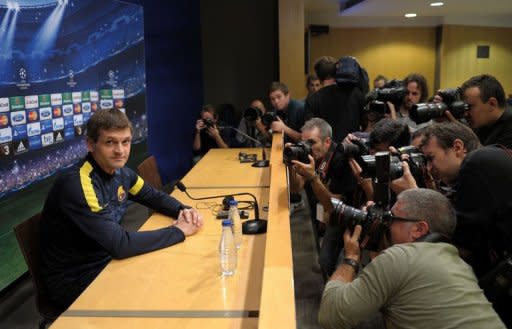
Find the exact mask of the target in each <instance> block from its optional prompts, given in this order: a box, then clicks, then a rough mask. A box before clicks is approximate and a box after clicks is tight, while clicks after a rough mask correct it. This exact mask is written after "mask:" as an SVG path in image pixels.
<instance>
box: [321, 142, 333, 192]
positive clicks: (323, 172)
mask: <svg viewBox="0 0 512 329" xmlns="http://www.w3.org/2000/svg"><path fill="white" fill-rule="evenodd" d="M336 147H337V144H336V143H335V142H332V143H331V146H330V147H329V150H328V151H327V154H326V155H325V156H324V158H323V159H322V161H320V163H319V164H318V167H317V168H316V171H317V173H318V175H319V176H320V180H321V181H322V182H323V183H325V181H326V178H327V172H328V171H329V165H330V164H331V160H332V157H333V156H334V153H335V152H336Z"/></svg>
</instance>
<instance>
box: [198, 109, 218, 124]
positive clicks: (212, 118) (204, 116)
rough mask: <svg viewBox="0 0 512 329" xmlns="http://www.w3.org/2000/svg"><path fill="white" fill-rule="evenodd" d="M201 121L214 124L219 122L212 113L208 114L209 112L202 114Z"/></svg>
mask: <svg viewBox="0 0 512 329" xmlns="http://www.w3.org/2000/svg"><path fill="white" fill-rule="evenodd" d="M201 119H203V120H209V121H211V122H213V123H215V122H217V120H216V119H215V116H214V115H213V114H212V113H211V112H207V111H203V112H202V113H201Z"/></svg>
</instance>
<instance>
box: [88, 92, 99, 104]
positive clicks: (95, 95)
mask: <svg viewBox="0 0 512 329" xmlns="http://www.w3.org/2000/svg"><path fill="white" fill-rule="evenodd" d="M90 96H91V102H97V101H99V100H100V97H99V94H98V92H97V91H94V90H93V91H91V92H90Z"/></svg>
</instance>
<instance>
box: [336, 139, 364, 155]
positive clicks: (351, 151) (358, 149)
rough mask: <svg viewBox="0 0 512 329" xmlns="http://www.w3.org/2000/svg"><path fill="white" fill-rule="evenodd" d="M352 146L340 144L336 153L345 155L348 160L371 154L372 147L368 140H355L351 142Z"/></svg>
mask: <svg viewBox="0 0 512 329" xmlns="http://www.w3.org/2000/svg"><path fill="white" fill-rule="evenodd" d="M351 142H352V144H344V143H339V144H338V145H337V146H336V151H337V152H339V153H341V154H343V155H344V156H345V157H347V158H355V157H359V156H363V155H367V154H369V153H370V147H369V146H368V140H366V139H355V140H352V141H351Z"/></svg>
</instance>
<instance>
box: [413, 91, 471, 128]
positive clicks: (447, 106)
mask: <svg viewBox="0 0 512 329" xmlns="http://www.w3.org/2000/svg"><path fill="white" fill-rule="evenodd" d="M437 94H438V95H439V96H441V97H442V98H443V102H442V103H421V104H416V105H414V106H413V107H412V109H411V110H410V112H409V116H410V117H411V119H412V120H414V122H416V123H423V122H427V121H429V120H430V119H435V118H440V117H442V116H444V112H445V111H450V113H451V114H452V115H453V116H454V117H455V118H456V119H461V118H462V117H463V116H464V113H465V112H466V111H468V110H469V105H468V104H466V103H464V102H463V101H462V100H461V89H460V88H447V89H440V90H438V91H437Z"/></svg>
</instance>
